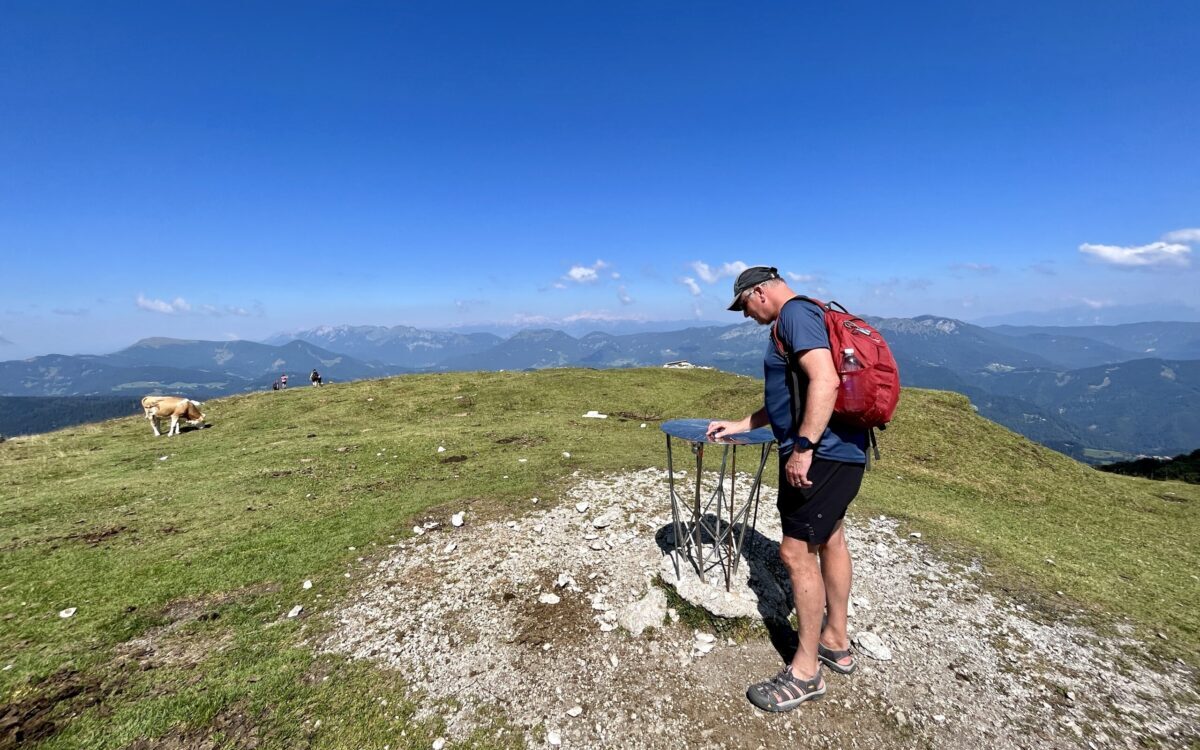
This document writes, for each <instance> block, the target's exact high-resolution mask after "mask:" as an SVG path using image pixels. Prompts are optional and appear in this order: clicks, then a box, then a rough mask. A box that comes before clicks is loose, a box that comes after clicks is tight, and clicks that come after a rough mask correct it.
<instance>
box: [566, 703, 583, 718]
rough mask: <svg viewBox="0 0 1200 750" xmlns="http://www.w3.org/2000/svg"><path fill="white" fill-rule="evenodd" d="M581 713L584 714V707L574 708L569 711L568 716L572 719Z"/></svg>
mask: <svg viewBox="0 0 1200 750" xmlns="http://www.w3.org/2000/svg"><path fill="white" fill-rule="evenodd" d="M581 713H583V706H572V707H571V708H568V709H567V716H570V717H571V718H572V719H574V718H575V717H576V716H578V715H580V714H581Z"/></svg>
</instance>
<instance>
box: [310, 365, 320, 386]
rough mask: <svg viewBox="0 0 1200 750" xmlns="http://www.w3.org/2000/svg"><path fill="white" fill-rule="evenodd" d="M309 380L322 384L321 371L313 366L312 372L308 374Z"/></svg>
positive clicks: (315, 383)
mask: <svg viewBox="0 0 1200 750" xmlns="http://www.w3.org/2000/svg"><path fill="white" fill-rule="evenodd" d="M308 381H309V382H310V383H312V384H313V385H321V373H319V372H317V370H316V368H313V371H312V374H311V375H309V376H308Z"/></svg>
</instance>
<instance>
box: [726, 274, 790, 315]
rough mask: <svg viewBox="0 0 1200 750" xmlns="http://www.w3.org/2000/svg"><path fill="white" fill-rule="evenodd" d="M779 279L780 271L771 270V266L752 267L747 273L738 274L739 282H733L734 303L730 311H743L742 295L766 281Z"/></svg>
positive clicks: (730, 306) (730, 305) (731, 304)
mask: <svg viewBox="0 0 1200 750" xmlns="http://www.w3.org/2000/svg"><path fill="white" fill-rule="evenodd" d="M778 278H779V269H778V268H771V267H770V266H751V267H750V268H747V269H746V270H745V271H742V272H741V273H740V274H738V277H737V281H735V282H733V302H731V303H730V304H729V309H730V310H733V311H734V312H741V311H742V295H743V294H744V293H745V292H746V290H747V289H753V288H754V287H756V286H758V285H759V284H761V283H763V282H764V281H770V280H771V279H778Z"/></svg>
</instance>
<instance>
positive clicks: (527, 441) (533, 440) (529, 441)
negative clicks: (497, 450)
mask: <svg viewBox="0 0 1200 750" xmlns="http://www.w3.org/2000/svg"><path fill="white" fill-rule="evenodd" d="M545 442H546V438H544V437H541V436H539V435H510V436H509V437H503V438H500V439H499V440H497V441H496V444H497V445H520V446H522V447H525V448H532V447H533V446H535V445H542V444H543V443H545Z"/></svg>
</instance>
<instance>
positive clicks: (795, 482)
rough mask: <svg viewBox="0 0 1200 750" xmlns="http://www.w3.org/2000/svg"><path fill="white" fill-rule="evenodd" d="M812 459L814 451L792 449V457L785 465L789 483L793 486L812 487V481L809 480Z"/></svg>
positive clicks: (784, 468) (784, 471) (785, 473)
mask: <svg viewBox="0 0 1200 750" xmlns="http://www.w3.org/2000/svg"><path fill="white" fill-rule="evenodd" d="M812 460H813V452H812V451H811V450H808V451H792V456H791V458H789V459H788V462H787V464H786V465H785V466H784V467H783V473H784V476H786V477H787V480H788V484H790V485H792V486H793V487H812V482H810V481H808V469H809V467H811V466H812Z"/></svg>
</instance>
